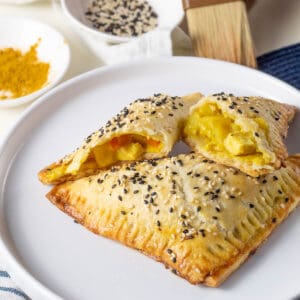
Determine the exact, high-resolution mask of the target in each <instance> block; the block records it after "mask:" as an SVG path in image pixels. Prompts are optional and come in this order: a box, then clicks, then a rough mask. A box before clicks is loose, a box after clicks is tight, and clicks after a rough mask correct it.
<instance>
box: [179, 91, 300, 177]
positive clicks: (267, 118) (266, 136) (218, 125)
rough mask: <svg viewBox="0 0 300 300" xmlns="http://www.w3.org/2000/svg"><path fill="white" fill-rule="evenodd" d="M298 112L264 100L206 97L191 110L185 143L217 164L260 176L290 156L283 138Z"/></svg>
mask: <svg viewBox="0 0 300 300" xmlns="http://www.w3.org/2000/svg"><path fill="white" fill-rule="evenodd" d="M294 113H295V107H293V106H290V105H287V104H282V103H279V102H276V101H272V100H268V99H264V98H260V97H234V96H229V95H225V94H223V93H221V94H216V95H214V96H209V97H203V98H201V100H200V101H199V102H198V103H197V104H195V105H194V106H193V107H191V112H190V115H189V117H188V119H187V121H186V124H185V127H184V134H183V135H184V140H185V141H186V142H187V144H189V145H190V147H191V148H192V149H193V150H195V151H196V152H199V153H201V154H203V155H204V156H206V157H208V158H210V159H213V160H214V161H216V162H219V163H222V164H225V165H228V166H233V167H236V168H238V169H240V170H242V171H243V172H245V173H247V174H249V175H251V176H258V175H260V174H265V173H269V172H272V171H274V169H278V168H280V166H281V164H282V161H283V160H284V159H285V158H286V157H287V156H288V153H287V150H286V147H285V145H284V143H283V139H284V138H285V137H286V135H287V130H288V123H289V122H290V121H291V120H292V119H293V117H294Z"/></svg>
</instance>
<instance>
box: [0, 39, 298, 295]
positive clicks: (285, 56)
mask: <svg viewBox="0 0 300 300" xmlns="http://www.w3.org/2000/svg"><path fill="white" fill-rule="evenodd" d="M258 67H259V69H260V70H261V71H263V72H266V73H269V74H271V75H273V76H275V77H278V78H280V79H281V80H283V81H286V82H288V83H289V84H291V85H293V86H294V87H296V88H298V89H300V44H296V45H292V46H288V47H285V48H282V49H279V50H276V51H273V52H270V53H267V54H264V55H262V56H260V57H258ZM24 299H25V300H29V299H30V298H29V297H28V296H26V295H25V294H24V293H23V292H22V291H21V290H20V289H18V288H17V287H16V286H15V284H14V283H13V281H12V280H11V278H10V276H9V274H8V273H7V272H6V271H1V270H0V300H24ZM297 299H298V298H297Z"/></svg>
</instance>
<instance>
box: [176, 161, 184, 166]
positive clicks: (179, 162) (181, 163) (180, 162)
mask: <svg viewBox="0 0 300 300" xmlns="http://www.w3.org/2000/svg"><path fill="white" fill-rule="evenodd" d="M177 162H178V164H179V165H180V166H181V167H182V166H183V161H182V160H181V159H178V160H177Z"/></svg>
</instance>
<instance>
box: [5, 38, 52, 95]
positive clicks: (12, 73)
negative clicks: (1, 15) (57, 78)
mask: <svg viewBox="0 0 300 300" xmlns="http://www.w3.org/2000/svg"><path fill="white" fill-rule="evenodd" d="M37 46H38V43H36V44H34V45H32V46H31V47H30V49H29V51H28V52H25V53H22V52H21V51H20V50H17V49H13V48H4V49H0V100H5V99H11V98H18V97H22V96H25V95H28V94H30V93H32V92H34V91H36V90H38V89H40V88H41V87H43V85H45V83H46V82H47V79H48V73H49V68H50V65H49V63H45V62H41V61H39V60H38V56H37V51H36V49H37Z"/></svg>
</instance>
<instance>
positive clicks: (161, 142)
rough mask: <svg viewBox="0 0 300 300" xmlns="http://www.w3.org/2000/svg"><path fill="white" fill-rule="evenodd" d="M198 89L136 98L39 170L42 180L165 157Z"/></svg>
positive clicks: (52, 181) (60, 179)
mask: <svg viewBox="0 0 300 300" xmlns="http://www.w3.org/2000/svg"><path fill="white" fill-rule="evenodd" d="M201 96H202V95H201V94H200V93H195V94H191V95H188V96H184V97H171V96H168V95H165V94H156V95H154V96H153V97H149V98H143V99H137V100H136V101H134V102H133V103H131V104H130V105H129V106H128V107H125V108H124V109H123V110H122V111H121V112H120V113H119V114H117V115H116V116H115V117H113V118H112V119H111V120H109V121H108V122H107V123H106V125H105V126H103V127H101V128H100V129H99V130H97V131H96V132H94V133H93V134H91V135H90V136H88V137H87V138H86V139H85V141H84V143H83V144H82V145H81V146H80V147H79V148H78V149H76V151H74V152H73V153H71V154H69V155H67V156H66V157H64V158H63V159H61V160H59V161H58V162H55V163H53V164H51V165H50V166H48V167H46V168H45V169H43V170H41V171H40V172H39V179H40V180H41V181H42V182H43V183H45V184H57V183H60V182H63V181H65V180H70V179H75V178H80V177H83V176H87V175H91V174H94V173H95V172H97V170H99V169H105V168H108V167H110V166H111V165H114V164H117V163H118V162H120V161H131V160H139V159H151V158H157V157H164V156H166V155H168V153H169V152H170V151H171V150H172V148H173V146H174V144H175V143H176V142H177V140H178V139H180V134H181V129H182V125H183V121H184V119H185V118H186V116H187V114H188V112H189V108H190V107H191V106H192V105H193V104H195V103H196V102H197V101H198V100H199V99H200V98H201Z"/></svg>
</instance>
